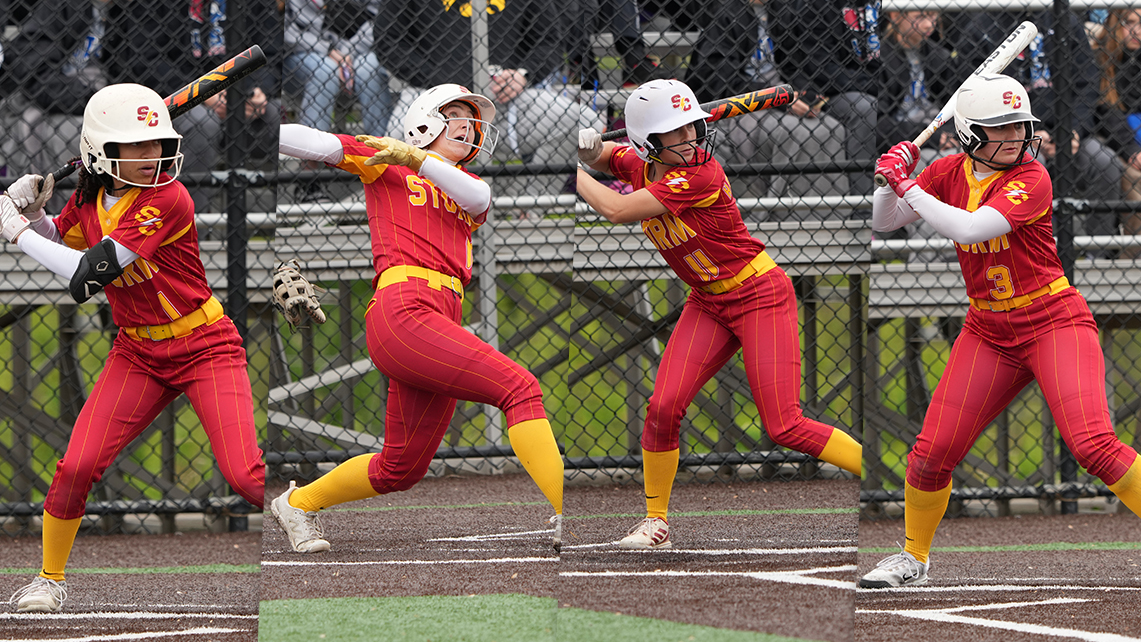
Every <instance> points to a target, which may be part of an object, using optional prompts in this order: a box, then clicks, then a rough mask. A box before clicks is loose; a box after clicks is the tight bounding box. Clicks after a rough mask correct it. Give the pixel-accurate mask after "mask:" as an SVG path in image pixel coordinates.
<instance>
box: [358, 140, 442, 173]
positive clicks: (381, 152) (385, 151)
mask: <svg viewBox="0 0 1141 642" xmlns="http://www.w3.org/2000/svg"><path fill="white" fill-rule="evenodd" d="M357 142H358V143H364V144H365V145H368V146H369V147H371V148H373V149H375V150H376V153H375V154H373V155H372V158H366V159H365V161H364V164H365V165H402V166H404V167H407V168H408V169H411V170H412V171H414V172H416V173H417V174H419V173H420V166H421V165H423V164H424V161H425V160H426V159H427V158H428V153H427V152H425V151H424V150H422V149H420V148H419V147H413V146H412V145H409V144H408V143H406V142H404V141H401V140H396V139H395V138H389V137H388V136H385V137H383V138H377V137H376V136H367V135H364V134H362V135H360V136H357Z"/></svg>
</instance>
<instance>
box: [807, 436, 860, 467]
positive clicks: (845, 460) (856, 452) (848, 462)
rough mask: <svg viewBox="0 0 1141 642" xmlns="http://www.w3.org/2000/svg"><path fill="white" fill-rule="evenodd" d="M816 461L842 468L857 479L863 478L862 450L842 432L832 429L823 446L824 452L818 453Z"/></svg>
mask: <svg viewBox="0 0 1141 642" xmlns="http://www.w3.org/2000/svg"><path fill="white" fill-rule="evenodd" d="M817 459H820V460H821V461H826V462H828V463H829V464H832V465H833V466H837V467H839V468H842V469H844V470H846V471H848V472H850V473H852V474H853V475H855V476H857V477H863V476H864V464H863V459H864V449H863V447H862V446H860V444H859V443H858V442H857V441H856V440H855V439H852V438H851V437H850V436H849V435H848V433H846V432H844V431H843V430H839V429H837V428H833V429H832V435H831V436H830V437H828V443H826V444H824V450H822V451H820V456H819V457H817Z"/></svg>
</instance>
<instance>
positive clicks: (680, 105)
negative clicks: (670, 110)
mask: <svg viewBox="0 0 1141 642" xmlns="http://www.w3.org/2000/svg"><path fill="white" fill-rule="evenodd" d="M670 102H671V103H672V104H673V107H674V109H680V110H682V111H689V110H691V109H693V105H691V104H690V102H689V99H688V98H686V97H685V96H682V95H681V94H674V97H673V98H671V99H670Z"/></svg>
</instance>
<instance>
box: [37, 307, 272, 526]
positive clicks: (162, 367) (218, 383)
mask: <svg viewBox="0 0 1141 642" xmlns="http://www.w3.org/2000/svg"><path fill="white" fill-rule="evenodd" d="M183 393H185V394H186V396H187V397H188V398H189V399H190V404H191V405H192V406H193V407H194V411H195V412H196V413H197V414H198V418H199V420H200V421H201V422H202V428H203V430H205V431H206V436H207V437H208V438H209V440H210V447H211V448H212V449H213V451H214V457H215V458H216V459H217V460H218V467H219V468H220V469H221V471H222V475H223V476H224V477H225V478H226V481H227V482H229V484H230V485H231V486H233V488H234V490H235V491H237V493H238V494H239V495H241V496H242V497H244V498H245V499H246V501H248V502H249V503H251V504H253V505H254V506H257V507H258V508H259V509H260V508H262V502H263V501H264V496H265V461H264V459H263V457H262V451H261V448H259V447H258V443H257V431H256V430H255V429H254V406H253V395H252V393H251V391H250V375H249V372H248V371H247V370H246V351H245V349H244V348H242V338H241V336H240V335H239V334H238V331H237V328H235V327H234V323H233V322H232V321H230V319H229V317H222V318H221V319H219V320H218V321H217V322H216V323H214V324H213V325H204V326H199V327H198V328H195V329H194V331H193V332H192V333H191V334H190V335H188V336H185V337H182V338H180V339H167V340H165V341H149V340H147V341H139V340H136V339H132V338H131V337H129V336H127V334H126V333H124V332H119V334H118V336H116V337H115V342H114V344H113V345H112V346H111V351H110V353H109V354H108V355H107V363H106V365H105V366H104V367H103V372H102V373H101V374H100V375H99V379H98V380H97V381H96V382H95V387H94V389H93V390H92V391H91V396H90V397H88V398H87V402H86V403H84V404H83V409H82V410H81V411H80V413H79V419H78V420H77V421H76V422H75V428H74V429H73V430H72V432H71V438H70V440H69V441H68V443H67V452H65V453H64V455H63V459H61V460H59V463H58V464H56V469H55V478H54V479H53V480H52V484H51V488H50V489H48V495H47V498H46V499H45V500H44V510H45V511H46V512H48V513H51V514H52V515H53V516H55V517H57V518H59V519H75V518H76V517H82V516H83V513H84V508H85V505H86V503H87V494H88V493H89V492H90V491H91V486H92V485H93V484H94V483H95V482H96V481H98V480H99V479H100V478H101V477H102V476H103V471H105V470H106V469H107V467H108V466H110V465H111V462H113V461H114V460H115V457H116V456H117V455H118V454H119V453H120V452H121V451H122V450H123V449H124V448H126V447H127V445H128V444H130V443H131V440H132V439H134V438H135V437H138V436H139V435H140V434H141V433H142V432H143V430H144V429H146V427H147V426H149V425H150V423H151V422H152V421H154V418H155V417H157V416H158V414H159V413H160V412H162V410H163V409H164V408H166V406H167V405H168V404H170V402H172V401H174V400H175V398H177V397H178V395H180V394H183Z"/></svg>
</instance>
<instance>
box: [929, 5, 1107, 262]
mask: <svg viewBox="0 0 1141 642" xmlns="http://www.w3.org/2000/svg"><path fill="white" fill-rule="evenodd" d="M1064 15H1065V20H1066V23H1067V24H1065V25H1064V28H1065V29H1066V35H1067V36H1068V39H1069V46H1070V55H1069V56H1068V61H1067V63H1068V66H1069V71H1070V78H1071V79H1072V81H1071V85H1070V87H1069V89H1068V91H1067V94H1068V95H1067V97H1066V98H1067V100H1066V101H1065V103H1066V106H1067V107H1068V109H1069V112H1070V129H1071V130H1072V132H1073V133H1072V134H1066V132H1065V130H1063V128H1062V122H1061V118H1060V115H1059V110H1060V109H1062V108H1063V104H1062V101H1061V100H1060V99H1059V97H1058V94H1057V92H1056V91H1055V89H1054V70H1053V68H1052V66H1051V62H1053V60H1054V58H1053V56H1054V55H1055V54H1054V53H1053V52H1052V51H1051V49H1052V47H1053V46H1054V45H1055V43H1056V42H1057V40H1058V36H1057V34H1056V33H1055V31H1056V29H1057V26H1056V23H1055V20H1054V18H1055V16H1054V11H1053V10H1052V9H1049V10H1043V11H1017V10H1015V11H986V12H968V13H961V14H958V15H954V16H952V15H950V14H949V15H948V18H949V19H950V24H949V25H948V28H947V36H948V39H949V40H950V44H952V45H953V46H954V50H955V51H958V53H959V55H960V56H962V57H963V60H962V62H961V63H960V64H962V65H964V66H965V67H966V68H968V69H972V70H973V69H974V68H975V67H977V66H978V65H979V64H980V63H982V61H983V60H984V59H985V58H986V56H987V55H989V53H990V52H991V51H993V50H994V49H995V47H997V46H998V45H999V43H1001V42H1002V41H1003V40H1005V39H1006V36H1007V35H1008V34H1009V33H1010V32H1012V31H1014V29H1015V27H1017V26H1018V24H1019V23H1021V22H1022V21H1024V20H1030V21H1031V22H1033V23H1034V24H1035V25H1037V27H1038V34H1039V35H1038V37H1037V38H1036V39H1035V40H1034V41H1033V42H1031V43H1030V46H1029V47H1028V48H1027V50H1026V52H1024V55H1022V56H1021V57H1019V58H1016V59H1015V60H1014V61H1012V62H1011V64H1010V66H1008V67H1007V68H1006V70H1005V71H1003V73H1004V74H1006V75H1008V76H1011V77H1013V78H1015V79H1017V80H1018V81H1020V82H1021V83H1022V84H1023V85H1024V86H1025V87H1026V91H1027V94H1028V95H1029V98H1030V104H1032V105H1033V106H1034V113H1035V115H1037V116H1038V117H1039V118H1040V119H1041V121H1042V122H1041V123H1040V124H1035V127H1034V129H1035V132H1036V133H1037V132H1040V131H1045V132H1047V133H1048V134H1049V135H1050V138H1051V140H1052V142H1056V143H1057V144H1059V145H1061V144H1063V142H1062V141H1063V138H1066V139H1068V138H1070V137H1071V136H1073V135H1076V136H1077V138H1078V141H1079V142H1078V153H1077V154H1075V155H1074V165H1073V170H1074V171H1073V174H1072V176H1073V181H1072V183H1071V184H1072V185H1073V186H1074V189H1073V190H1071V191H1069V193H1061V192H1058V191H1056V192H1055V196H1058V197H1065V196H1070V197H1079V198H1095V199H1106V200H1121V198H1122V191H1121V182H1122V177H1123V175H1124V173H1125V161H1124V160H1123V159H1121V158H1120V157H1118V155H1117V154H1116V153H1115V151H1114V148H1113V147H1112V146H1110V145H1107V144H1106V143H1105V142H1103V141H1102V140H1100V139H1099V138H1098V137H1097V136H1096V135H1095V129H1096V125H1097V122H1096V120H1095V115H1094V109H1095V107H1096V105H1097V103H1098V101H1099V98H1100V95H1099V90H1098V79H1099V77H1100V74H1099V73H1098V65H1097V61H1096V60H1095V58H1094V55H1093V51H1092V50H1091V49H1090V45H1089V39H1088V38H1087V37H1086V33H1085V26H1084V22H1083V20H1082V19H1081V17H1080V16H1079V15H1078V14H1076V13H1073V12H1071V13H1066V14H1064ZM1115 144H1116V143H1115ZM1051 162H1054V161H1053V160H1052V159H1051ZM1054 176H1055V182H1057V180H1058V174H1057V173H1055V174H1054ZM1082 218H1083V219H1084V220H1081V221H1080V223H1081V230H1082V231H1084V232H1085V233H1086V234H1091V235H1106V234H1117V233H1118V225H1117V215H1116V214H1114V213H1112V212H1097V213H1092V214H1088V215H1085V216H1084V217H1082ZM1095 254H1099V253H1098V252H1095ZM1100 254H1105V253H1100Z"/></svg>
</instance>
